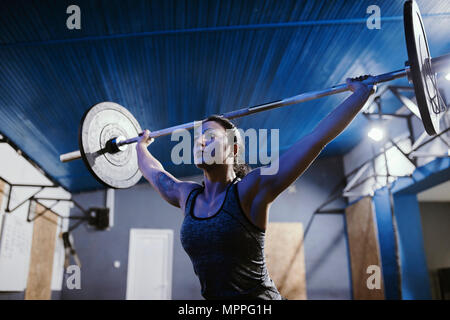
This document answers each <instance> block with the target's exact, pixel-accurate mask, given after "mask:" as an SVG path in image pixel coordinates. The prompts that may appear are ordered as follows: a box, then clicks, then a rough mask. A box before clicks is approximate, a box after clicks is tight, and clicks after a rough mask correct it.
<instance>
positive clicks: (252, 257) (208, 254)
mask: <svg viewBox="0 0 450 320" xmlns="http://www.w3.org/2000/svg"><path fill="white" fill-rule="evenodd" d="M239 181H240V179H239V178H236V179H234V180H233V182H232V183H230V185H229V186H228V187H227V190H226V194H225V198H224V200H223V203H222V206H221V207H220V209H219V211H217V212H216V213H215V214H214V215H213V216H211V217H207V218H200V217H196V216H195V215H194V210H193V208H194V203H195V198H196V197H197V195H198V194H199V193H201V192H203V190H204V188H203V187H199V188H196V189H194V190H192V191H191V193H190V194H189V196H188V198H187V200H186V206H185V216H184V221H183V224H182V226H181V231H180V237H181V244H182V245H183V248H184V250H185V251H186V252H187V254H188V255H189V257H190V258H191V261H192V264H193V266H194V272H195V274H196V275H197V276H198V278H199V280H200V285H201V290H202V296H203V297H204V298H205V299H214V300H219V299H220V300H222V299H265V300H282V299H284V298H283V297H282V296H281V295H280V293H279V292H278V290H277V288H276V287H275V284H274V282H273V281H272V279H270V277H269V273H268V272H267V268H266V263H265V259H264V239H265V232H264V231H263V230H261V229H259V228H258V227H257V226H255V225H254V224H253V223H252V222H251V221H250V220H249V219H248V218H247V216H246V215H245V213H244V212H243V210H242V208H241V204H240V202H239V196H238V192H237V183H238V182H239Z"/></svg>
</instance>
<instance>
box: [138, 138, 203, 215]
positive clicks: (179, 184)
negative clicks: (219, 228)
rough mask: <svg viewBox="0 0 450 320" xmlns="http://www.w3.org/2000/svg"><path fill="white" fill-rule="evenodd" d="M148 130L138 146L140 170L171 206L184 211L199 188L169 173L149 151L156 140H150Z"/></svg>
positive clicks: (193, 183) (195, 184)
mask: <svg viewBox="0 0 450 320" xmlns="http://www.w3.org/2000/svg"><path fill="white" fill-rule="evenodd" d="M149 133H150V132H149V131H148V130H146V131H145V133H144V135H143V136H142V137H141V138H140V140H139V142H138V143H137V145H136V151H137V155H138V164H139V169H140V170H141V172H142V174H143V175H144V177H145V178H146V179H147V180H148V182H150V184H151V185H152V186H153V188H155V190H156V191H157V192H158V193H159V194H160V195H161V197H163V198H164V199H165V200H166V201H167V202H169V203H170V204H171V205H174V206H176V207H178V208H182V209H183V210H184V204H185V201H186V198H187V196H188V194H189V192H190V191H191V190H192V189H194V188H196V187H197V186H199V185H198V184H197V183H195V182H187V181H181V180H178V179H177V178H175V177H174V176H173V175H171V174H170V173H169V172H167V171H166V170H165V169H164V167H163V166H162V164H161V163H160V162H159V161H158V160H157V159H156V158H155V157H154V156H153V155H152V154H151V153H150V152H149V151H148V146H149V144H150V143H152V142H153V140H154V139H149V138H148V136H149Z"/></svg>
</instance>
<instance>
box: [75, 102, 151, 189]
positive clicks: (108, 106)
mask: <svg viewBox="0 0 450 320" xmlns="http://www.w3.org/2000/svg"><path fill="white" fill-rule="evenodd" d="M140 132H142V129H141V127H140V125H139V123H138V122H137V120H136V119H135V118H134V116H133V115H132V114H131V113H130V112H129V111H128V110H127V109H126V108H124V107H122V106H121V105H119V104H117V103H114V102H101V103H99V104H96V105H94V106H93V107H91V108H90V109H89V110H88V111H86V113H85V114H84V116H83V118H82V120H81V124H80V128H79V135H78V143H79V145H80V152H81V156H82V159H83V161H84V163H85V164H86V166H87V168H88V169H89V171H90V172H91V173H92V175H93V176H94V177H95V178H96V179H97V180H98V181H99V182H101V183H102V184H104V185H106V186H108V187H110V188H129V187H132V186H134V185H135V184H136V183H137V182H138V181H139V180H140V179H141V177H142V174H141V172H140V170H139V167H138V162H137V153H136V148H134V147H133V145H127V146H122V147H121V151H119V152H117V153H108V152H105V151H106V150H105V147H106V142H108V140H110V139H113V138H117V137H120V139H129V138H133V137H136V136H137V135H138V134H139V133H140Z"/></svg>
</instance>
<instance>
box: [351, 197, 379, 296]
mask: <svg viewBox="0 0 450 320" xmlns="http://www.w3.org/2000/svg"><path fill="white" fill-rule="evenodd" d="M345 213H346V214H345V216H346V221H347V233H348V244H349V248H350V260H351V271H352V272H351V273H352V286H353V299H356V300H380V299H384V284H383V277H382V273H380V276H381V288H380V289H376V288H375V289H369V288H368V286H367V279H368V278H369V277H370V276H371V275H372V273H370V274H369V273H367V268H368V266H370V265H376V266H379V268H380V270H381V258H380V250H379V246H378V235H377V230H376V225H375V213H374V210H373V206H372V199H371V198H370V197H366V198H363V199H361V200H360V201H358V202H356V203H354V204H353V205H351V206H349V207H347V209H346V210H345Z"/></svg>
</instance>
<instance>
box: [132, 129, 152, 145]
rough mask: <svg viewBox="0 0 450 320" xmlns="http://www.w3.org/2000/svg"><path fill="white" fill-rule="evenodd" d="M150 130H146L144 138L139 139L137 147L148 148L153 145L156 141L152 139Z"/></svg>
mask: <svg viewBox="0 0 450 320" xmlns="http://www.w3.org/2000/svg"><path fill="white" fill-rule="evenodd" d="M149 135H150V130H145V131H144V134H143V135H142V136H140V137H139V140H138V142H137V146H136V147H145V148H148V146H149V145H150V144H151V143H153V141H155V139H154V138H150V137H149Z"/></svg>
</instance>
